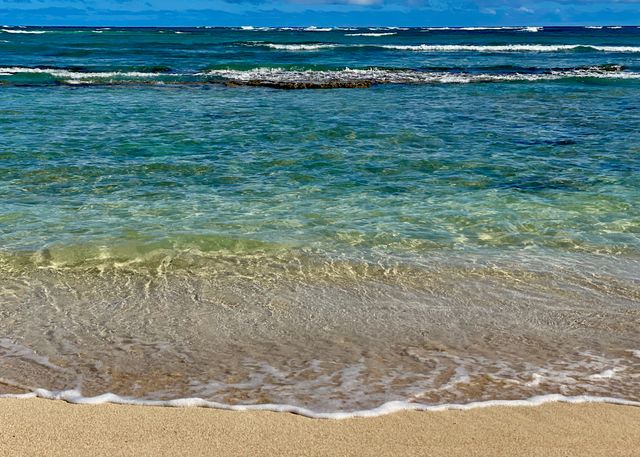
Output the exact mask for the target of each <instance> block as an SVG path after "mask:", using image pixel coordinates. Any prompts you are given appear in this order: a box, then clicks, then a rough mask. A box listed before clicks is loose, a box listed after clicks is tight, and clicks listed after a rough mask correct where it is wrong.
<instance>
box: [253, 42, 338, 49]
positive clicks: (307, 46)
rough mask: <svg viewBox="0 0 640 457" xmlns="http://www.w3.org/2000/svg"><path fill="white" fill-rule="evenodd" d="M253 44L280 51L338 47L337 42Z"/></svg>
mask: <svg viewBox="0 0 640 457" xmlns="http://www.w3.org/2000/svg"><path fill="white" fill-rule="evenodd" d="M252 45H255V46H264V47H267V48H271V49H278V50H281V51H318V50H320V49H331V48H335V47H338V46H339V45H337V44H325V43H318V44H304V43H300V44H281V43H259V42H258V43H252Z"/></svg>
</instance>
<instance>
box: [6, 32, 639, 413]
mask: <svg viewBox="0 0 640 457" xmlns="http://www.w3.org/2000/svg"><path fill="white" fill-rule="evenodd" d="M639 176H640V28H639V27H573V28H571V27H501V28H481V27H475V28H427V27H424V28H393V27H388V28H258V27H255V28H254V27H240V28H206V27H203V28H181V29H175V28H116V27H113V28H108V27H102V28H53V27H9V26H5V27H0V394H7V395H21V394H28V395H34V394H33V392H35V394H36V395H39V396H47V397H52V398H66V399H69V400H73V401H79V402H83V401H84V402H86V401H93V402H97V401H121V402H123V401H125V402H142V403H145V402H147V403H149V402H150V403H151V404H206V405H217V406H220V407H233V408H240V409H242V408H263V409H275V410H282V409H284V410H294V411H296V412H301V413H304V414H308V415H314V414H315V415H319V417H338V416H336V415H340V414H343V415H344V414H347V415H348V414H350V412H353V411H359V413H357V414H365V415H366V414H376V413H378V412H381V411H388V410H389V408H391V409H393V408H396V409H398V408H400V409H402V408H408V409H412V408H414V409H415V408H418V409H420V408H434V407H435V408H440V407H444V408H446V407H465V406H460V405H477V404H496V402H498V403H500V402H504V401H507V402H508V401H515V402H516V403H517V402H521V403H522V402H525V403H526V402H528V401H529V402H533V403H535V402H540V401H544V399H553V400H557V399H560V400H563V399H564V400H567V401H569V400H570V401H618V402H637V401H638V400H640V179H639ZM106 393H111V394H113V395H106V396H105V395H103V394H106ZM188 399H192V400H188ZM193 399H200V400H193ZM532 399H533V400H532ZM541 399H542V400H541ZM171 401H173V403H171ZM167 402H169V403H167ZM190 402H191V403H190ZM385 405H387V406H386V407H385ZM389 405H392V406H389ZM385 408H386V409H385ZM332 415H333V416H332ZM340 417H342V416H340Z"/></svg>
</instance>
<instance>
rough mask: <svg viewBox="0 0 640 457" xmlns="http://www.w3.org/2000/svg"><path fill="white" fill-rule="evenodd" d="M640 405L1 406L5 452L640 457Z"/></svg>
mask: <svg viewBox="0 0 640 457" xmlns="http://www.w3.org/2000/svg"><path fill="white" fill-rule="evenodd" d="M639 449H640V408H638V407H633V406H619V405H606V404H597V405H596V404H591V405H588V404H585V405H568V404H548V405H543V406H538V407H490V408H483V409H475V410H471V411H445V412H402V413H396V414H391V415H387V416H381V417H376V418H368V419H348V420H319V419H309V418H306V417H302V416H297V415H294V414H288V413H271V412H229V411H219V410H212V409H203V408H161V407H148V406H122V405H98V406H82V405H72V404H68V403H64V402H60V401H52V400H42V399H28V400H14V399H1V400H0V455H1V456H27V455H28V456H31V455H40V456H80V455H92V456H115V455H118V456H133V455H136V456H140V455H150V456H151V455H153V456H175V455H189V456H200V455H202V456H204V455H207V456H212V455H225V456H230V455H269V456H293V455H295V456H328V455H340V456H350V455H353V456H356V455H358V456H359V455H376V456H413V455H416V456H418V455H421V456H430V457H437V456H525V455H526V456H637V455H639V454H638V452H639V451H638V450H639Z"/></svg>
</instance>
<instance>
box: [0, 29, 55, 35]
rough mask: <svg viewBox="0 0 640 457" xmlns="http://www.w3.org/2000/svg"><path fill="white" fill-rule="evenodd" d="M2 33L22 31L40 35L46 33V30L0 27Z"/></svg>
mask: <svg viewBox="0 0 640 457" xmlns="http://www.w3.org/2000/svg"><path fill="white" fill-rule="evenodd" d="M2 31H3V32H4V33H24V34H33V35H42V34H43V33H47V31H46V30H14V29H2Z"/></svg>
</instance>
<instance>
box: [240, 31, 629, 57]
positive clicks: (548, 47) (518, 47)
mask: <svg viewBox="0 0 640 457" xmlns="http://www.w3.org/2000/svg"><path fill="white" fill-rule="evenodd" d="M383 35H388V33H382V34H364V33H362V34H353V35H350V36H383ZM242 44H243V45H245V46H259V47H266V48H271V49H275V50H279V51H318V50H329V49H336V48H379V49H388V50H394V51H412V52H483V53H487V52H490V53H503V52H504V53H513V52H576V51H578V52H580V51H582V52H594V51H595V52H612V53H637V52H640V46H600V45H590V44H500V45H470V44H406V45H400V44H397V45H396V44H338V43H267V42H259V41H254V42H247V43H242Z"/></svg>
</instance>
